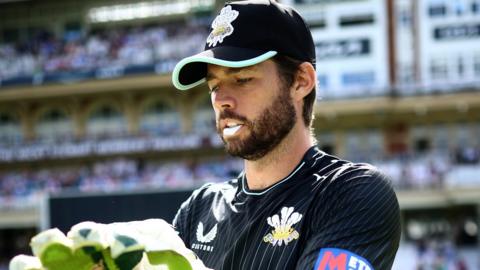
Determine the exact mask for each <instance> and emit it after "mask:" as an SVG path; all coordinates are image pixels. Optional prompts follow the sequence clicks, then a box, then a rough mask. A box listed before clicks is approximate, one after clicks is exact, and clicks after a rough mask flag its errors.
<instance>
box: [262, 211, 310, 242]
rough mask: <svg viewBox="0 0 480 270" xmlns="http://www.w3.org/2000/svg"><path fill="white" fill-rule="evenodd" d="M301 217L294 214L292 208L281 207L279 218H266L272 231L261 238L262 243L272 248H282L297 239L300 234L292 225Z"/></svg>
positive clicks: (276, 216) (296, 213) (275, 216)
mask: <svg viewBox="0 0 480 270" xmlns="http://www.w3.org/2000/svg"><path fill="white" fill-rule="evenodd" d="M302 217H303V216H302V214H299V213H298V212H294V209H293V207H283V208H282V210H280V217H279V216H278V214H276V215H273V216H271V217H268V218H267V223H268V225H270V226H272V227H273V228H274V229H273V230H272V231H271V232H270V233H269V234H267V235H265V236H264V237H263V241H264V242H266V243H270V244H272V245H273V246H282V245H283V244H285V245H288V243H290V242H292V241H293V240H295V239H298V237H300V234H299V233H298V232H297V231H296V230H295V229H294V228H293V225H295V224H297V223H298V222H299V221H300V220H301V219H302Z"/></svg>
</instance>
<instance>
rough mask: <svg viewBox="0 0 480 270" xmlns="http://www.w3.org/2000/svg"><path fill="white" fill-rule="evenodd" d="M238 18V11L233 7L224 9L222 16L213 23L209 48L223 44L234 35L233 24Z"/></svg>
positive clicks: (208, 40) (209, 37)
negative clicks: (228, 37) (224, 40)
mask: <svg viewBox="0 0 480 270" xmlns="http://www.w3.org/2000/svg"><path fill="white" fill-rule="evenodd" d="M237 17H238V11H236V10H232V7H231V6H226V7H224V8H222V10H221V11H220V14H219V15H218V16H217V17H216V18H215V20H214V21H213V22H212V29H213V30H212V32H211V33H210V35H208V37H207V43H208V46H209V47H214V46H216V45H217V43H222V42H223V39H224V38H225V37H227V36H229V35H231V34H232V33H233V26H232V22H233V21H234V20H235V19H236V18H237Z"/></svg>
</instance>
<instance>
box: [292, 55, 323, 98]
mask: <svg viewBox="0 0 480 270" xmlns="http://www.w3.org/2000/svg"><path fill="white" fill-rule="evenodd" d="M316 82H317V73H316V72H315V69H314V68H313V65H312V64H311V63H309V62H303V63H301V64H300V66H299V67H298V71H297V74H296V75H295V82H294V83H293V85H292V97H293V98H294V99H295V100H296V101H300V100H303V98H304V97H305V96H307V95H308V94H310V92H311V91H312V89H313V88H314V86H315V84H316Z"/></svg>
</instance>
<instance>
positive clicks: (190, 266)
mask: <svg viewBox="0 0 480 270" xmlns="http://www.w3.org/2000/svg"><path fill="white" fill-rule="evenodd" d="M30 246H31V248H32V251H33V255H34V256H26V255H18V256H16V257H14V258H13V259H12V260H11V261H10V266H9V269H10V270H101V269H104V270H207V268H206V267H205V266H204V265H203V263H202V261H201V260H200V259H198V258H197V256H196V255H195V253H193V251H191V250H189V249H188V248H186V247H185V244H184V243H183V241H182V239H181V238H180V237H179V236H178V234H177V232H176V231H175V230H174V229H173V227H172V226H170V224H168V223H167V222H165V221H164V220H162V219H147V220H144V221H132V222H119V223H111V224H100V223H95V222H90V221H87V222H82V223H79V224H77V225H75V226H73V227H72V228H71V230H70V231H69V232H68V234H67V236H65V235H64V234H63V233H62V232H61V231H60V230H58V229H56V228H55V229H50V230H46V231H43V232H41V233H39V234H37V235H36V236H34V237H33V238H32V240H31V242H30Z"/></svg>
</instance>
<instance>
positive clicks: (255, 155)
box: [217, 87, 296, 161]
mask: <svg viewBox="0 0 480 270" xmlns="http://www.w3.org/2000/svg"><path fill="white" fill-rule="evenodd" d="M282 88H283V89H280V95H278V96H277V97H276V99H275V100H274V101H273V102H272V104H271V105H270V106H269V107H268V108H266V109H265V110H264V111H263V112H262V113H261V114H260V115H259V116H258V117H257V118H256V119H254V120H248V119H247V118H246V117H244V116H242V115H238V114H236V113H234V112H232V111H230V110H225V111H222V112H221V113H220V116H219V120H222V119H226V118H229V119H235V120H238V121H241V122H242V123H243V125H244V128H247V129H248V130H250V134H248V135H247V136H248V137H247V138H244V139H240V138H229V139H228V140H226V139H225V138H224V137H223V134H222V130H221V129H220V127H219V124H218V123H219V122H220V121H217V132H218V134H219V135H220V138H222V140H223V143H224V145H225V150H226V151H227V153H229V154H230V155H232V156H235V157H241V158H243V159H246V160H252V161H254V160H258V159H260V158H262V157H264V156H265V155H266V154H268V153H270V152H271V151H272V150H273V149H275V147H277V146H278V145H279V144H280V142H281V141H282V140H283V139H284V138H285V137H286V136H287V135H288V133H289V132H290V130H291V129H292V128H293V126H294V125H295V122H296V118H295V107H294V106H293V101H292V99H291V97H290V95H289V91H288V89H284V88H285V87H282Z"/></svg>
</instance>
